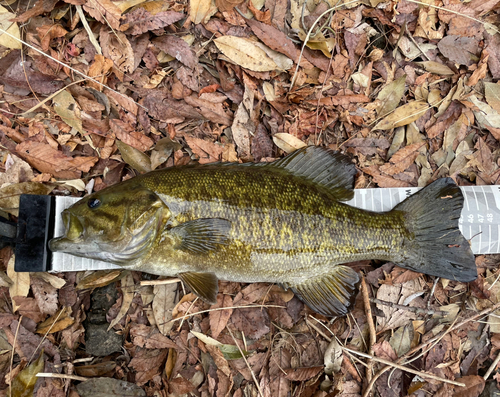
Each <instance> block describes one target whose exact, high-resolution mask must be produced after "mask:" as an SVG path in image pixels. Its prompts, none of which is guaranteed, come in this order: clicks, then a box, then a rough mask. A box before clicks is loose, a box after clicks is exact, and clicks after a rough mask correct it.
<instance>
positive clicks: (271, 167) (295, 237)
mask: <svg viewBox="0 0 500 397" xmlns="http://www.w3.org/2000/svg"><path fill="white" fill-rule="evenodd" d="M355 172H356V170H355V168H354V166H353V165H352V164H351V163H350V162H349V160H348V159H347V158H345V157H344V156H342V155H340V154H335V153H332V152H329V151H326V150H323V149H320V148H314V147H309V148H306V149H303V150H300V151H297V152H295V153H294V154H292V155H290V156H288V157H286V158H285V159H283V160H279V161H277V162H274V163H270V164H263V165H261V164H253V165H252V164H250V165H246V164H245V165H243V164H228V165H222V164H218V165H207V166H195V167H193V166H188V167H179V168H170V169H163V170H158V171H153V172H150V173H148V174H145V175H141V176H138V177H136V178H133V179H130V180H128V181H125V182H122V183H120V184H118V185H115V186H112V187H110V188H108V189H105V190H103V191H101V192H97V193H94V194H92V195H90V196H88V197H86V198H84V199H82V200H81V201H79V202H78V203H77V204H75V205H74V206H73V207H71V208H70V209H68V210H66V212H65V214H64V215H63V216H65V218H66V224H67V233H66V236H64V237H62V238H59V239H54V240H52V242H51V249H53V250H59V251H64V252H69V253H73V254H75V255H80V256H86V257H92V258H96V259H101V260H107V261H110V262H113V263H117V264H120V265H122V266H124V267H127V268H131V269H134V270H141V271H145V272H149V273H153V274H158V275H166V276H176V275H177V276H179V277H181V279H182V280H183V281H184V282H185V283H186V284H188V285H189V286H190V287H191V288H192V289H193V290H194V292H196V293H197V294H198V295H200V296H201V297H202V298H204V299H205V300H207V301H209V302H214V301H215V295H216V293H217V280H218V279H223V280H228V281H242V282H274V283H280V284H281V285H283V286H284V287H285V288H292V290H293V291H294V292H295V293H296V294H297V295H298V296H299V297H300V298H301V299H302V300H304V301H305V302H306V303H307V304H308V305H309V306H310V307H312V308H313V309H314V310H316V311H318V312H320V313H323V314H326V315H338V314H345V313H346V311H347V308H348V307H349V304H350V302H351V300H352V297H353V295H354V293H355V288H356V284H357V282H358V280H359V277H358V275H357V274H356V272H354V271H353V270H352V269H350V268H348V267H346V266H344V265H341V264H343V263H346V262H351V261H357V260H362V259H382V260H390V261H393V262H395V263H397V264H399V265H401V266H403V267H405V268H409V269H413V270H416V271H424V272H426V273H428V274H433V275H440V276H444V277H448V278H454V279H458V280H465V279H467V281H468V280H469V279H473V278H474V277H475V265H474V258H473V255H472V252H471V251H470V247H469V245H468V243H467V241H465V239H464V238H463V236H462V235H461V234H460V232H459V231H458V227H457V226H458V217H459V215H460V210H461V206H462V203H463V197H462V196H461V192H460V190H459V189H458V188H457V187H456V186H455V185H454V184H453V182H452V181H451V180H446V179H444V180H439V181H437V182H435V184H434V185H435V186H434V187H432V185H431V186H429V187H428V188H426V189H424V190H422V191H421V192H419V193H417V194H416V195H414V196H412V197H411V198H410V199H409V200H406V201H405V202H403V203H401V204H400V205H399V206H397V207H396V208H395V209H393V210H392V211H389V212H385V213H374V212H370V211H364V210H361V209H358V208H354V207H351V206H349V205H346V204H344V203H343V202H342V201H345V200H349V199H350V198H352V196H353V191H352V184H353V177H354V174H355ZM440 181H441V182H440ZM436 203H437V204H438V205H436ZM444 203H446V204H445V205H443V204H444ZM429 205H432V206H433V207H432V208H427V206H429ZM457 213H458V215H457ZM438 216H441V217H443V216H444V220H442V221H441V220H440V221H437V220H436V219H437V218H436V217H438ZM436 242H437V243H436ZM436 244H438V245H437V246H436ZM426 245H430V247H426ZM450 246H455V248H451V247H450ZM443 248H446V249H445V251H450V253H449V255H447V254H446V252H445V253H444V254H443ZM436 249H438V250H440V251H441V252H440V253H441V254H443V255H442V256H443V257H442V258H441V259H439V258H438V256H437V255H436V254H435V253H434V254H433V253H432V252H434V250H436ZM443 258H444V259H443ZM429 261H434V263H428V262H429ZM436 265H440V266H441V268H439V266H438V270H436Z"/></svg>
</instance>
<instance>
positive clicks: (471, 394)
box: [453, 375, 485, 397]
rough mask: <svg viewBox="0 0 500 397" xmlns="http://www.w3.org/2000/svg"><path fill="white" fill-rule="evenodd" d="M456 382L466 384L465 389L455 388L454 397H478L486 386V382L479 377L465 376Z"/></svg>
mask: <svg viewBox="0 0 500 397" xmlns="http://www.w3.org/2000/svg"><path fill="white" fill-rule="evenodd" d="M455 382H460V383H465V387H459V386H455V394H453V397H478V396H479V395H480V394H481V393H482V392H483V390H484V386H485V380H484V379H483V377H482V376H479V375H469V376H464V377H462V378H458V379H455Z"/></svg>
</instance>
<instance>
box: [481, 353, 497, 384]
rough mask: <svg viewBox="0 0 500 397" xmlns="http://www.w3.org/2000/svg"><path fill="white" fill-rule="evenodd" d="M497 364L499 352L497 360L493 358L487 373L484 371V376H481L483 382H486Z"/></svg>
mask: <svg viewBox="0 0 500 397" xmlns="http://www.w3.org/2000/svg"><path fill="white" fill-rule="evenodd" d="M499 362H500V352H498V356H497V358H495V361H493V363H492V364H491V365H490V367H489V368H488V371H486V373H485V374H484V376H483V379H484V380H487V379H488V378H489V377H490V375H491V373H492V372H493V371H494V370H495V368H496V367H497V365H498V363H499Z"/></svg>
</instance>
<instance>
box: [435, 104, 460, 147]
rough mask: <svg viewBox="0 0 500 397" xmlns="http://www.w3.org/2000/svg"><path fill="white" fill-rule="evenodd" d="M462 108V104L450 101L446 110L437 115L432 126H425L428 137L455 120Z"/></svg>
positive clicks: (436, 133) (444, 128) (443, 129)
mask: <svg viewBox="0 0 500 397" xmlns="http://www.w3.org/2000/svg"><path fill="white" fill-rule="evenodd" d="M462 109H463V107H462V105H460V104H459V103H457V102H456V101H452V102H451V104H450V106H448V108H447V109H446V111H445V112H444V113H443V114H442V115H441V116H439V118H438V119H437V121H436V123H435V124H434V125H433V126H432V127H430V128H427V130H426V133H427V136H428V137H429V139H432V138H435V137H436V136H438V135H439V134H441V133H442V132H444V131H445V130H446V129H448V128H449V127H450V126H451V125H452V124H453V123H454V122H455V121H457V120H458V118H459V117H460V115H461V114H462Z"/></svg>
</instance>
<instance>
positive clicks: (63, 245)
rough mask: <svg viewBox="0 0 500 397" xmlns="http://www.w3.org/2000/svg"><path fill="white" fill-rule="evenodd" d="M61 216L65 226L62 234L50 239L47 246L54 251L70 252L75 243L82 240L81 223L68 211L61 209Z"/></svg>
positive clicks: (82, 229)
mask: <svg viewBox="0 0 500 397" xmlns="http://www.w3.org/2000/svg"><path fill="white" fill-rule="evenodd" d="M62 218H63V223H64V226H65V227H64V228H65V232H64V235H63V236H61V237H56V238H53V239H52V240H50V241H49V248H50V250H51V251H54V252H68V251H69V252H72V251H73V250H74V247H75V244H78V243H79V242H82V241H83V231H84V228H83V224H82V222H81V221H80V220H79V219H78V217H77V216H76V215H74V214H72V213H71V212H69V211H63V213H62Z"/></svg>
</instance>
